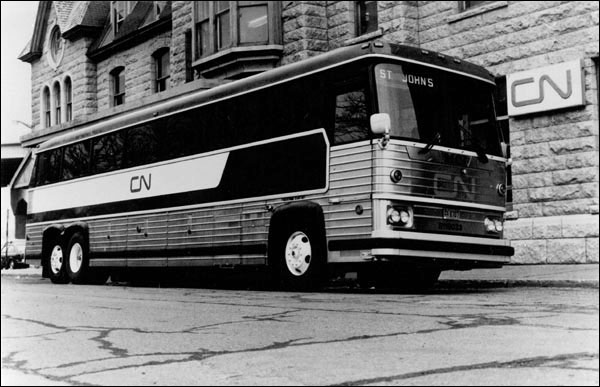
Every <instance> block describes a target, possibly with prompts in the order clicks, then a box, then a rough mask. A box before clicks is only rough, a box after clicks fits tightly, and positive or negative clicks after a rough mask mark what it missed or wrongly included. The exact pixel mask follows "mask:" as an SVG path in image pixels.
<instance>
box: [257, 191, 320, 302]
mask: <svg viewBox="0 0 600 387" xmlns="http://www.w3.org/2000/svg"><path fill="white" fill-rule="evenodd" d="M268 264H269V268H270V270H271V275H272V277H273V279H274V281H275V284H276V285H278V286H282V287H283V288H285V289H290V290H310V289H314V288H316V287H318V286H319V285H321V284H322V282H323V281H324V279H325V277H326V274H327V270H326V269H327V244H326V236H325V217H324V215H323V209H322V208H321V206H320V205H318V204H316V203H313V202H309V201H302V202H294V203H290V204H285V205H283V206H281V207H278V208H277V209H276V210H275V211H274V212H273V215H272V217H271V221H270V225H269V243H268Z"/></svg>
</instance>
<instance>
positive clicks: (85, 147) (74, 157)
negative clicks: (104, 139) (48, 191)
mask: <svg viewBox="0 0 600 387" xmlns="http://www.w3.org/2000/svg"><path fill="white" fill-rule="evenodd" d="M89 162H90V141H89V140H86V141H83V142H78V143H75V144H71V145H68V146H66V147H65V154H64V159H63V165H62V177H61V180H69V179H75V178H78V177H81V176H84V175H86V174H87V173H88V170H89Z"/></svg>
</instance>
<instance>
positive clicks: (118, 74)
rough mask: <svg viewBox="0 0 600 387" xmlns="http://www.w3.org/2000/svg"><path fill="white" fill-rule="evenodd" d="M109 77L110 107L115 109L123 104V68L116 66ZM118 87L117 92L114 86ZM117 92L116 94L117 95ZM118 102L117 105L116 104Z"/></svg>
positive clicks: (124, 89) (124, 81)
mask: <svg viewBox="0 0 600 387" xmlns="http://www.w3.org/2000/svg"><path fill="white" fill-rule="evenodd" d="M109 75H110V106H111V107H115V106H119V105H124V104H125V91H126V88H125V83H126V80H125V67H124V66H118V67H115V68H114V69H112V70H111V71H110V73H109ZM117 85H118V86H119V88H118V90H117V87H116V86H117ZM117 91H118V93H117ZM118 101H119V103H117V102H118Z"/></svg>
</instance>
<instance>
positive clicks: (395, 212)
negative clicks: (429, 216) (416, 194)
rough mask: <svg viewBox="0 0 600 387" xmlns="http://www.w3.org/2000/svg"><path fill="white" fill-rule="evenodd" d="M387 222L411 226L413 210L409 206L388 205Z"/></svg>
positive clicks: (393, 224) (394, 224)
mask: <svg viewBox="0 0 600 387" xmlns="http://www.w3.org/2000/svg"><path fill="white" fill-rule="evenodd" d="M387 222H388V224H391V225H392V226H401V227H412V225H413V212H412V208H410V207H389V208H388V210H387Z"/></svg>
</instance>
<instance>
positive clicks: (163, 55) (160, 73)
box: [152, 48, 171, 93]
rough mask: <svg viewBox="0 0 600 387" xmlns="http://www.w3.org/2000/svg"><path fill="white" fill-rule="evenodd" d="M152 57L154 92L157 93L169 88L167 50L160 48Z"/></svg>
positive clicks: (169, 73)
mask: <svg viewBox="0 0 600 387" xmlns="http://www.w3.org/2000/svg"><path fill="white" fill-rule="evenodd" d="M152 57H153V58H154V74H155V77H154V91H155V92H156V93H159V92H161V91H164V90H167V89H168V88H169V77H170V76H171V70H170V65H169V49H168V48H161V49H160V50H158V51H156V52H155V53H154V54H153V55H152Z"/></svg>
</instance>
